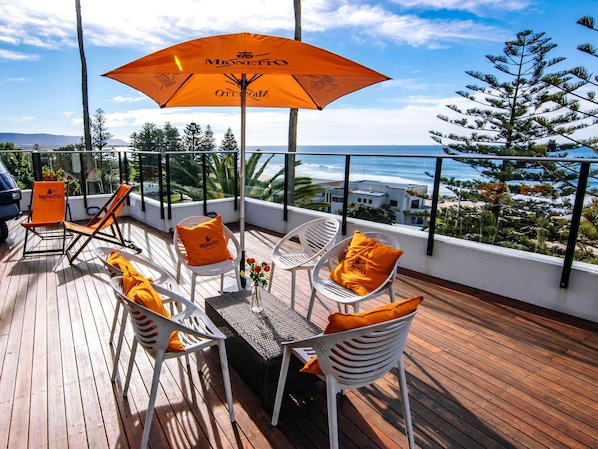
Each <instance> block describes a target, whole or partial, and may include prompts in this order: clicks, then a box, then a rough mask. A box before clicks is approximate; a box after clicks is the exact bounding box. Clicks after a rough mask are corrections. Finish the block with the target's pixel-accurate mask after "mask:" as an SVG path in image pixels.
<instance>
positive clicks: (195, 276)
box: [191, 273, 197, 302]
mask: <svg viewBox="0 0 598 449" xmlns="http://www.w3.org/2000/svg"><path fill="white" fill-rule="evenodd" d="M196 281H197V275H196V274H195V273H191V302H195V283H196Z"/></svg>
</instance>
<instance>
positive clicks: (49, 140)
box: [0, 133, 127, 147]
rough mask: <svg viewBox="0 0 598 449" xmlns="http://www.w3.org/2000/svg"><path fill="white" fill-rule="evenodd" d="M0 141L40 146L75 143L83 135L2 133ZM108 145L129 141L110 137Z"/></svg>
mask: <svg viewBox="0 0 598 449" xmlns="http://www.w3.org/2000/svg"><path fill="white" fill-rule="evenodd" d="M0 142H12V143H13V144H14V145H15V146H18V147H19V146H33V145H36V144H37V145H39V146H40V147H46V146H55V147H60V146H64V145H75V144H77V143H79V142H81V136H60V135H56V134H19V133H0ZM108 145H127V142H125V141H124V140H121V139H110V140H108Z"/></svg>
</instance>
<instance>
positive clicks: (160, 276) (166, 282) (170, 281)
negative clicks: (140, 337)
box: [94, 246, 183, 381]
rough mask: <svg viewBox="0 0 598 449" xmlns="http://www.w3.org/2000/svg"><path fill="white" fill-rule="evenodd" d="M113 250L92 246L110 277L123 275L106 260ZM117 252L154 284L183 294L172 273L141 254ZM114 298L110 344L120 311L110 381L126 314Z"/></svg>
mask: <svg viewBox="0 0 598 449" xmlns="http://www.w3.org/2000/svg"><path fill="white" fill-rule="evenodd" d="M114 250H115V248H111V247H108V246H98V247H96V248H94V252H95V254H96V256H97V257H98V259H100V261H101V262H102V264H103V265H104V268H106V271H107V272H108V275H109V276H110V277H111V278H113V277H116V276H122V275H123V272H122V271H121V270H120V269H119V268H118V267H116V266H115V265H113V264H111V263H110V262H108V258H109V257H110V254H112V252H113V251H114ZM118 252H119V254H120V255H121V256H122V257H123V258H124V259H126V260H127V261H128V262H129V263H131V265H132V266H133V267H134V268H135V269H136V270H137V271H138V272H139V273H141V274H142V275H143V276H145V277H146V278H148V279H151V280H152V282H153V283H154V284H155V285H161V286H163V287H165V288H167V289H168V290H170V291H172V292H174V293H176V294H178V295H182V294H183V292H182V290H181V288H180V287H179V285H178V284H177V283H176V281H175V280H174V278H173V277H172V275H171V274H170V273H169V272H168V271H167V270H165V269H164V268H162V267H159V266H158V265H156V264H154V263H152V262H150V261H149V260H147V259H146V258H145V257H143V256H141V255H137V254H132V253H130V252H127V251H121V250H120V249H119V250H118ZM116 299H117V301H116V307H115V308H114V317H113V318H112V326H111V327H110V340H109V342H110V344H111V345H112V343H113V341H114V333H115V332H116V326H117V325H118V322H119V312H120V329H119V332H118V342H117V345H116V352H115V354H114V366H113V368H112V375H111V379H112V381H114V380H115V379H116V373H117V371H118V360H119V358H120V353H121V350H122V343H123V338H124V335H125V327H126V324H127V315H128V309H127V308H126V307H124V305H123V302H122V301H120V297H119V296H117V297H116ZM121 309H122V310H121Z"/></svg>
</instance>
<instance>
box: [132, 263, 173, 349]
mask: <svg viewBox="0 0 598 449" xmlns="http://www.w3.org/2000/svg"><path fill="white" fill-rule="evenodd" d="M127 287H128V288H127ZM123 288H124V289H125V292H126V293H125V294H126V296H127V298H129V299H131V300H133V301H135V302H136V303H138V304H140V305H142V306H143V307H146V308H148V309H150V310H153V311H154V312H156V313H159V314H160V315H162V316H165V317H167V318H170V313H169V312H168V310H166V308H165V307H164V303H163V302H162V299H160V296H159V295H158V293H156V291H155V290H154V289H153V288H152V286H151V284H150V283H149V281H148V280H147V279H146V278H145V277H143V276H142V275H141V274H139V272H138V271H134V270H131V269H130V268H129V267H125V269H124V271H123ZM184 350H185V346H183V344H182V343H181V340H180V339H179V332H178V331H174V332H173V333H172V334H171V335H170V343H169V344H168V349H167V351H168V352H182V351H184Z"/></svg>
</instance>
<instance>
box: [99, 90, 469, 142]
mask: <svg viewBox="0 0 598 449" xmlns="http://www.w3.org/2000/svg"><path fill="white" fill-rule="evenodd" d="M457 102H459V99H456V98H442V99H433V98H426V97H421V98H412V100H411V101H410V102H409V104H407V105H405V106H402V107H392V108H384V109H382V108H338V109H336V108H327V109H325V110H323V111H311V110H301V111H299V130H298V144H299V145H327V144H334V145H373V144H375V145H405V144H410V145H433V144H434V142H433V141H432V139H431V138H430V136H429V131H430V130H440V131H446V130H447V129H446V127H447V125H446V124H445V123H444V122H443V121H441V120H439V119H437V118H436V116H437V115H438V114H439V113H446V112H447V111H446V106H445V105H447V104H450V103H457ZM106 119H107V123H106V125H107V127H108V129H109V130H110V132H111V133H112V134H114V136H115V137H117V138H121V139H123V140H126V141H128V140H129V136H130V135H131V134H132V133H133V132H138V131H140V130H141V128H142V127H143V125H144V124H145V123H154V124H156V125H157V126H159V127H162V126H164V124H165V123H166V122H169V123H170V124H171V125H172V126H174V127H176V128H178V130H179V132H180V133H181V134H182V133H183V130H184V128H185V126H186V125H187V124H188V123H190V122H192V121H193V122H195V123H197V124H199V125H200V126H201V127H202V128H204V129H205V127H206V126H207V125H210V127H211V128H212V131H213V132H214V136H215V137H216V141H217V143H220V140H221V139H222V136H223V135H224V133H225V132H226V130H227V129H228V128H229V127H230V128H231V129H232V131H233V133H234V134H235V136H236V137H237V140H238V141H239V142H240V137H241V136H240V121H241V112H240V110H239V109H238V108H172V109H168V108H167V109H159V108H150V109H136V110H131V111H127V112H119V113H111V114H107V115H106ZM246 120H247V123H246V129H247V136H246V144H247V145H248V146H260V145H281V144H285V143H286V142H288V123H289V111H288V109H256V108H250V109H249V110H248V111H247V116H246ZM453 131H454V129H453Z"/></svg>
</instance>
